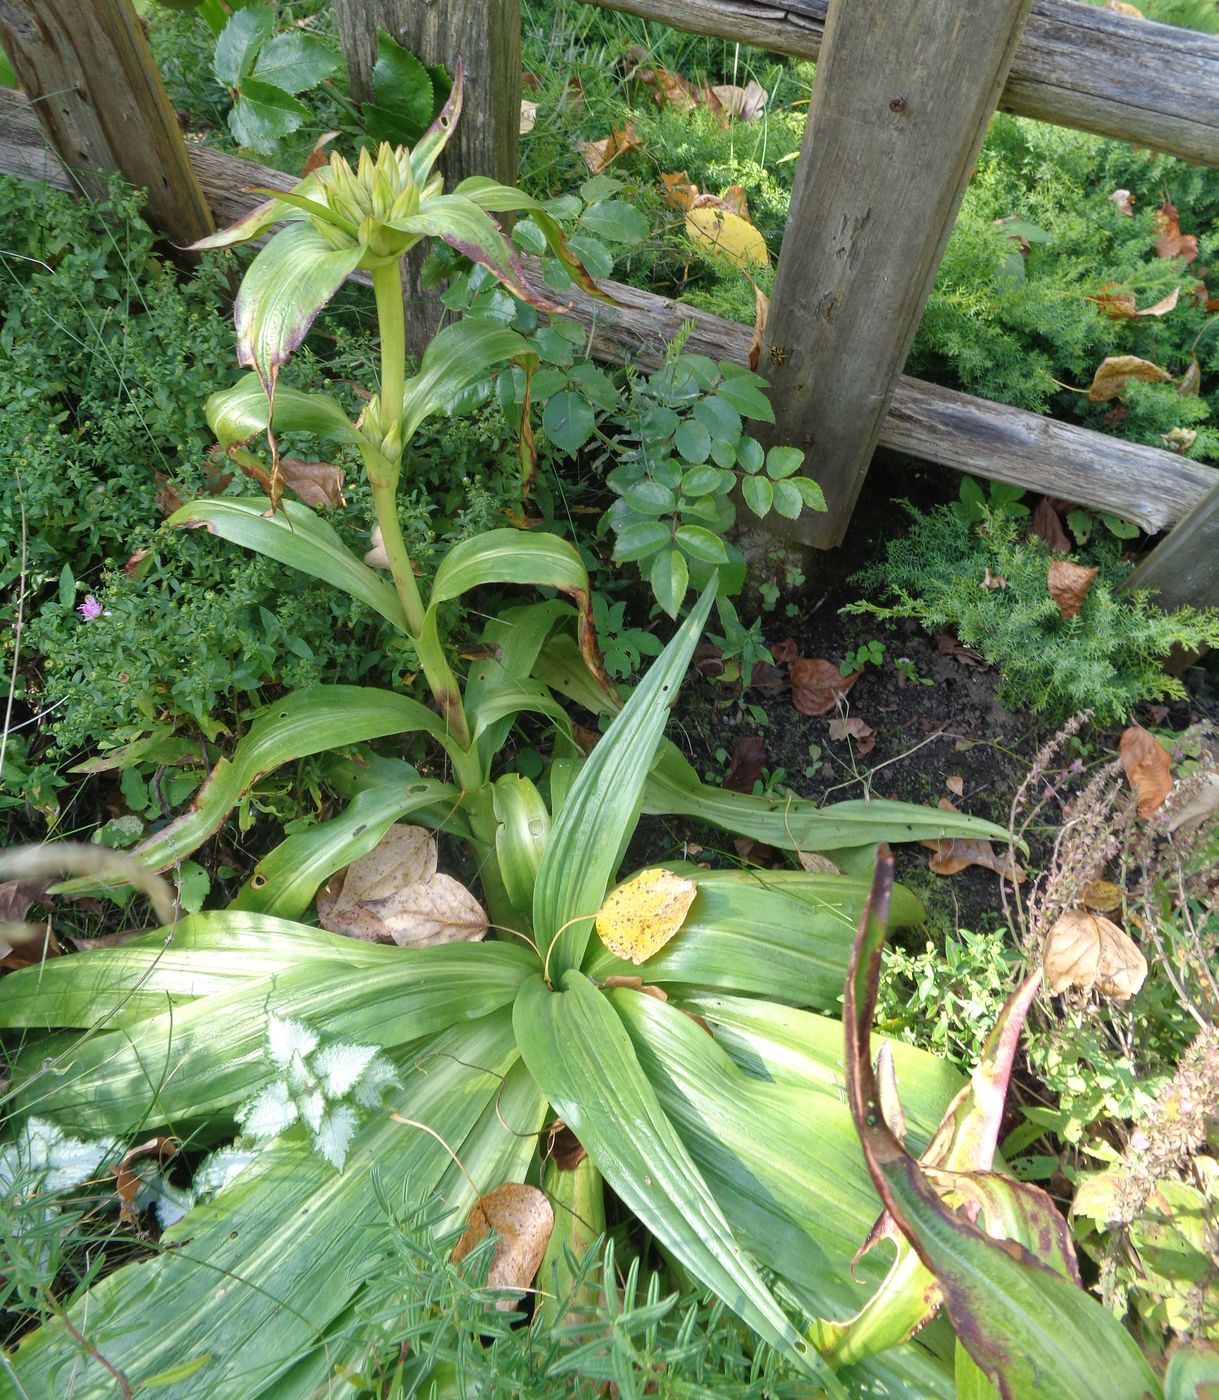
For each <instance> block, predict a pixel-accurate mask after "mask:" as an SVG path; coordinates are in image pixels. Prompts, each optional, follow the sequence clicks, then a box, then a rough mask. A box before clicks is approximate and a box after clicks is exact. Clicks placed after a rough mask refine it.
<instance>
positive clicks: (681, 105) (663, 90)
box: [635, 68, 714, 112]
mask: <svg viewBox="0 0 1219 1400" xmlns="http://www.w3.org/2000/svg"><path fill="white" fill-rule="evenodd" d="M635 77H637V78H638V79H639V80H640V82H642V83H645V84H646V85H647V86H648V87H649V88H651V90H652V96H653V97H654V98H655V99H656V101H657V102H659V103H660V104H661V106H662V107H663V106H665V105H666V104H667V105H668V106H670V107H676V108H677V110H678V111H679V112H689V111H693V109H694V108H695V107H697V106H698V105H699V102H700V100H702V98H700V94H699V92H698V90H697V89H696V88H695V86H694V84H693V83H690V82H688V81H687V80H686V79H685V78H683V77H682V75H681V74H680V73H674V72H672V71H671V70H670V69H668V68H637V69H636V70H635ZM712 97H713V99H714V94H712ZM708 105H711V104H708Z"/></svg>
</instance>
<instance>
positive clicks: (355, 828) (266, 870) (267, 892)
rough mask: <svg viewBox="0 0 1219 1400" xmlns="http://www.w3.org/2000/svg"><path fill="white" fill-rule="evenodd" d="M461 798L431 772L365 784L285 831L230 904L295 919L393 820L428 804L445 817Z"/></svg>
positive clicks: (419, 816) (417, 812)
mask: <svg viewBox="0 0 1219 1400" xmlns="http://www.w3.org/2000/svg"><path fill="white" fill-rule="evenodd" d="M460 799H461V793H460V792H459V791H458V789H457V788H455V787H454V786H453V785H452V783H441V782H438V781H437V780H436V779H435V778H416V779H415V781H413V782H410V783H407V784H399V783H395V784H392V785H391V784H384V785H380V786H376V787H369V788H366V789H365V790H364V791H363V792H358V793H357V794H356V795H355V797H354V798H352V800H351V802H350V803H349V805H348V807H347V810H346V811H345V812H344V813H343V814H342V815H341V816H338V817H332V818H331V819H330V820H329V821H325V822H319V823H318V825H317V826H313V827H310V828H309V830H308V831H300V832H297V833H295V834H294V835H292V836H289V837H287V838H286V839H285V840H283V841H281V842H280V843H279V845H278V846H276V847H275V849H274V850H273V851H271V852H270V853H269V854H268V855H265V856H263V858H262V859H261V860H260V861H259V862H258V864H257V865H256V866H255V867H254V869H253V871H252V872H251V874H250V878H249V879H248V880H247V881H246V883H245V884H244V885H242V887H241V889H240V891H239V892H238V894H237V898H236V899H235V900H234V901H233V903H232V904H231V905H230V908H232V909H251V910H258V911H259V912H261V913H264V914H276V915H279V916H280V917H281V918H285V919H298V918H300V916H301V915H302V914H303V913H304V912H305V910H306V909H308V907H309V905H310V904H311V903H312V902H313V896H314V895H315V894H316V893H317V891H318V888H319V887H320V886H321V885H323V884H324V883H325V882H326V881H327V880H328V879H329V878H330V876H331V875H333V874H334V873H335V871H336V870H341V869H342V868H343V867H344V866H345V865H350V864H351V862H352V861H354V860H358V859H359V858H360V857H361V856H363V855H367V854H368V852H369V851H371V850H372V849H373V847H374V846H376V844H377V843H378V842H379V841H380V839H381V837H382V836H384V835H385V833H386V832H387V831H388V830H389V828H390V827H391V826H392V825H393V824H394V822H396V821H401V819H402V818H403V817H405V816H408V815H410V814H411V813H414V814H415V815H416V817H417V819H421V820H425V821H426V816H425V815H424V812H423V809H426V808H429V807H430V808H433V809H435V810H434V816H435V817H436V818H437V820H443V818H444V816H445V814H446V813H447V812H448V811H450V810H451V809H452V808H454V807H456V806H457V804H458V802H459V801H460Z"/></svg>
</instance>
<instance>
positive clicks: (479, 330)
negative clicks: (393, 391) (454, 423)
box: [402, 317, 536, 442]
mask: <svg viewBox="0 0 1219 1400" xmlns="http://www.w3.org/2000/svg"><path fill="white" fill-rule="evenodd" d="M535 358H536V357H535V356H534V354H533V351H532V350H531V348H530V346H529V342H528V341H527V340H524V339H522V337H521V336H519V335H517V333H516V332H515V331H510V330H508V329H506V328H505V327H504V326H501V325H500V323H499V322H498V321H492V320H490V319H487V318H483V319H479V318H478V317H472V318H471V319H470V320H467V321H458V322H457V323H456V324H455V325H452V326H445V327H444V329H443V330H441V331H439V332H438V333H437V334H436V335H435V336H433V337H432V339H431V341H430V342H429V343H428V347H427V349H426V350H425V351H424V352H423V360H422V362H421V363H420V366H419V373H418V374H416V375H414V376H413V377H412V378H410V379H408V380H407V381H406V391H405V393H404V395H403V403H402V420H403V421H402V439H403V441H404V442H409V441H410V439H411V438H412V437H414V435H415V432H416V430H417V429H418V427H419V425H420V424H421V423H422V422H423V420H424V419H425V418H428V417H430V416H431V414H433V413H437V412H440V411H442V410H447V408H448V405H449V404H450V403H451V402H452V401H453V400H454V399H455V398H456V397H457V396H458V395H459V394H460V393H461V392H462V390H463V389H466V388H468V387H469V385H471V384H473V383H475V382H476V381H478V380H479V379H481V378H482V377H483V376H484V375H485V374H486V372H487V370H488V369H490V368H491V366H492V365H497V364H502V363H503V362H504V361H505V360H519V361H524V362H533V361H534V360H535Z"/></svg>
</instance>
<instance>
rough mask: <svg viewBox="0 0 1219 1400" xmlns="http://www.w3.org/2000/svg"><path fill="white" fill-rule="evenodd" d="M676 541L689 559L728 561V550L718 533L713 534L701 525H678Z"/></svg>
mask: <svg viewBox="0 0 1219 1400" xmlns="http://www.w3.org/2000/svg"><path fill="white" fill-rule="evenodd" d="M677 543H678V546H679V548H681V549H683V550H684V551H685V552H686V553H687V554H688V555H689V556H690V558H691V559H698V560H701V562H702V563H704V564H726V563H727V562H728V550H727V548H726V546H725V544H724V541H723V540H722V539H720V537H719V536H718V535H713V534H712V533H711V531H710V530H705V529H703V527H702V526H701V525H679V526H678V527H677Z"/></svg>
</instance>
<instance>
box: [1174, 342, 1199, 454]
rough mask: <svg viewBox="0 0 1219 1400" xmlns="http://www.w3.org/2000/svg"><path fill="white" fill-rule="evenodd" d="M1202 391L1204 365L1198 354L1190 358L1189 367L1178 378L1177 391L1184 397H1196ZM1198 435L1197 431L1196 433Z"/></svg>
mask: <svg viewBox="0 0 1219 1400" xmlns="http://www.w3.org/2000/svg"><path fill="white" fill-rule="evenodd" d="M1201 392H1202V366H1201V365H1200V364H1199V363H1198V357H1197V355H1194V356H1192V357H1191V358H1190V362H1189V368H1188V369H1187V370H1186V371H1185V373H1184V374H1183V375H1182V376H1181V378H1180V379H1178V380H1177V393H1178V394H1181V395H1182V396H1183V397H1196V396H1197V395H1198V394H1200V393H1201ZM1194 436H1195V437H1197V436H1198V435H1197V433H1195V434H1194Z"/></svg>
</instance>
